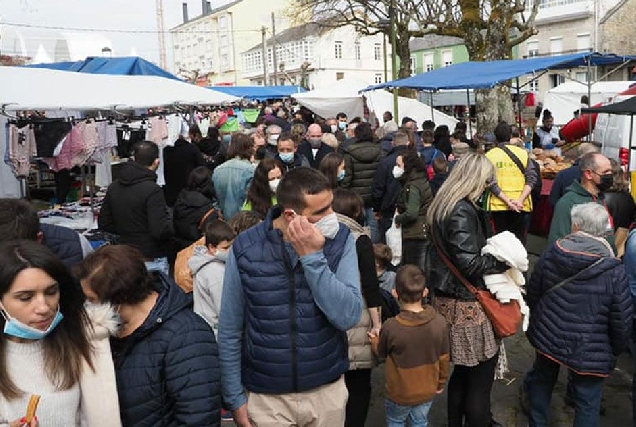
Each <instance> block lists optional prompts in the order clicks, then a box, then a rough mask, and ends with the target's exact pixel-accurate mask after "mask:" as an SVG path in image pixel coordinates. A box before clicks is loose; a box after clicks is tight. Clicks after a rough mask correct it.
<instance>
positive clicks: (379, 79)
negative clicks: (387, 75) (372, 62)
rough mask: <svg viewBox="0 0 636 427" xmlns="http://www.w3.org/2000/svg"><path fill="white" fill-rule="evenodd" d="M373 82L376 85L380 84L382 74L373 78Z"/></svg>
mask: <svg viewBox="0 0 636 427" xmlns="http://www.w3.org/2000/svg"><path fill="white" fill-rule="evenodd" d="M373 82H374V83H375V84H376V85H379V84H381V83H382V74H376V75H375V76H374V78H373Z"/></svg>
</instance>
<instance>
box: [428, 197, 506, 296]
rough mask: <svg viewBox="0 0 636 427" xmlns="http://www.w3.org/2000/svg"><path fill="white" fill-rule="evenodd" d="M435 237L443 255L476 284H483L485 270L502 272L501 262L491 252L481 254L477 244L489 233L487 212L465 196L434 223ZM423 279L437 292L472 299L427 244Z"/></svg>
mask: <svg viewBox="0 0 636 427" xmlns="http://www.w3.org/2000/svg"><path fill="white" fill-rule="evenodd" d="M434 228H435V230H434V233H435V241H436V242H437V243H438V244H440V245H441V248H442V249H443V251H444V253H445V254H446V256H447V257H448V258H449V259H450V261H451V262H452V263H453V265H454V266H455V267H457V270H459V272H460V273H461V274H462V275H463V276H464V277H465V278H466V279H468V281H469V282H470V283H471V284H472V285H473V286H475V287H476V288H478V289H479V288H482V289H484V288H485V285H484V279H483V276H484V275H485V274H495V273H502V272H504V271H506V270H507V268H508V267H507V266H506V264H505V263H502V262H499V261H497V260H496V259H495V258H494V257H493V256H492V255H484V256H482V255H481V248H483V247H484V246H485V245H486V239H488V237H490V236H491V234H492V229H491V226H490V222H489V220H488V213H487V212H485V211H484V210H482V209H480V208H479V207H477V206H475V205H474V204H473V203H471V202H469V201H468V200H461V201H460V202H459V203H457V206H455V209H453V211H452V212H451V214H450V215H449V216H448V217H447V218H446V219H445V220H444V221H443V222H441V223H437V224H435V226H434ZM428 262H429V263H430V264H429V268H428V269H427V270H428V273H427V276H428V277H427V283H428V284H429V286H430V287H431V288H432V289H434V290H435V294H436V295H437V296H445V297H451V298H456V299H458V300H461V301H474V300H475V297H474V296H473V294H472V293H471V292H470V291H469V290H468V289H467V288H466V286H464V284H463V283H462V282H461V281H460V280H459V279H457V278H456V277H455V275H453V273H452V272H451V271H450V270H449V269H448V267H447V266H446V264H445V263H444V261H443V259H442V258H441V257H440V256H439V254H438V252H437V248H436V245H431V246H430V248H429V256H428Z"/></svg>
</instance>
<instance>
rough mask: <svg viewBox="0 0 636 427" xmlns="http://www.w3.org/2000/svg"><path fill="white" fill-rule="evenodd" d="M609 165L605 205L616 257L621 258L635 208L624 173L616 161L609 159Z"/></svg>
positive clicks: (635, 212) (635, 211)
mask: <svg viewBox="0 0 636 427" xmlns="http://www.w3.org/2000/svg"><path fill="white" fill-rule="evenodd" d="M610 163H611V164H612V186H611V187H610V188H609V189H608V190H605V192H604V195H605V204H606V206H607V210H608V211H609V214H610V215H611V217H612V220H613V224H614V234H615V238H616V248H617V250H618V251H617V255H618V256H619V257H621V256H623V254H624V253H625V242H626V241H627V235H628V234H629V229H630V226H631V225H632V222H634V214H636V206H634V199H633V198H632V195H631V194H630V192H629V182H628V181H627V179H625V171H624V170H623V168H622V167H621V165H620V163H619V162H617V161H616V160H614V159H610Z"/></svg>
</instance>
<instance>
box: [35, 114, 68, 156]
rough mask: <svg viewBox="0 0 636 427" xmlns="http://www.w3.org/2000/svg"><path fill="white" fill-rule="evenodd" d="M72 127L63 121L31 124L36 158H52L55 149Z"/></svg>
mask: <svg viewBox="0 0 636 427" xmlns="http://www.w3.org/2000/svg"><path fill="white" fill-rule="evenodd" d="M72 128H73V126H72V125H71V124H70V123H69V122H67V121H66V120H65V121H43V122H35V123H33V131H34V132H35V141H36V143H37V152H38V154H37V156H38V157H53V156H54V154H53V153H54V151H55V147H57V146H58V144H60V142H62V141H63V140H64V138H65V137H66V135H68V134H69V133H70V132H71V129H72Z"/></svg>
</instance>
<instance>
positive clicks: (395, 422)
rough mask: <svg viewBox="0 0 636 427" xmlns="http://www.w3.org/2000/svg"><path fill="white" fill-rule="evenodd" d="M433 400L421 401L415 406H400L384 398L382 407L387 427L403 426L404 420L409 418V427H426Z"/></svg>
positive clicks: (404, 424)
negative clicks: (384, 411) (384, 410)
mask: <svg viewBox="0 0 636 427" xmlns="http://www.w3.org/2000/svg"><path fill="white" fill-rule="evenodd" d="M432 404H433V401H432V400H431V401H430V402H426V403H422V404H420V405H416V406H402V405H398V404H397V403H395V402H393V401H391V400H389V399H386V400H385V401H384V407H385V409H386V426H387V427H405V426H406V420H407V419H408V420H409V425H410V426H411V427H427V426H428V411H429V410H430V409H431V405H432Z"/></svg>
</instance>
